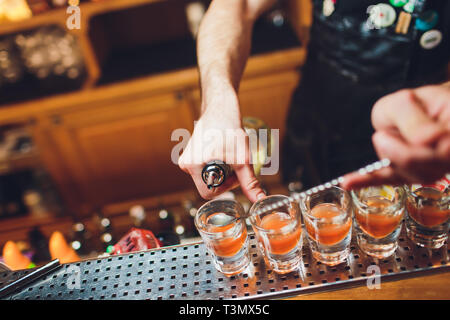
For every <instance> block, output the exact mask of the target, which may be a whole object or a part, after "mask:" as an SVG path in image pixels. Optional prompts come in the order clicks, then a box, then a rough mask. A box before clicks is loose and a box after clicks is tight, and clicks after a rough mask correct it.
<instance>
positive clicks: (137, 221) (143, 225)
mask: <svg viewBox="0 0 450 320" xmlns="http://www.w3.org/2000/svg"><path fill="white" fill-rule="evenodd" d="M129 215H130V217H131V219H132V220H133V225H134V226H135V227H136V228H140V229H147V230H150V226H149V225H148V223H147V213H146V212H145V208H144V207H143V206H141V205H135V206H132V207H131V208H130V210H129Z"/></svg>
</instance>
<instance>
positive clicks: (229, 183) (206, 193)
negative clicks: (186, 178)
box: [180, 163, 239, 200]
mask: <svg viewBox="0 0 450 320" xmlns="http://www.w3.org/2000/svg"><path fill="white" fill-rule="evenodd" d="M180 168H181V169H182V170H183V171H185V172H187V173H188V174H190V175H191V177H192V180H193V181H194V184H195V187H196V188H197V190H198V193H199V194H200V196H201V197H202V198H203V199H206V200H210V199H213V198H215V197H217V196H218V195H220V194H222V193H224V192H226V191H228V190H231V189H234V188H236V187H237V186H239V181H238V180H237V178H236V176H235V175H231V176H230V177H227V179H225V181H224V183H223V184H222V185H220V186H218V187H215V188H211V189H208V186H207V185H206V183H205V182H204V181H203V179H202V171H203V166H202V165H185V164H181V163H180Z"/></svg>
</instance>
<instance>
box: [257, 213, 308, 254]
mask: <svg viewBox="0 0 450 320" xmlns="http://www.w3.org/2000/svg"><path fill="white" fill-rule="evenodd" d="M291 223H292V217H291V216H290V215H289V214H288V213H285V212H277V211H274V212H272V213H270V214H268V215H266V216H264V218H262V220H261V225H260V226H261V227H262V228H264V229H266V230H274V231H279V230H280V229H282V228H284V227H286V226H287V225H289V224H291ZM301 235H302V228H301V225H300V223H298V224H297V226H296V227H295V229H293V230H290V231H289V232H287V233H283V234H275V235H272V234H269V235H268V238H269V245H270V248H268V249H269V251H270V252H271V253H272V254H286V253H288V252H289V251H291V250H292V249H294V248H295V246H296V245H297V244H298V242H299V240H300V237H301Z"/></svg>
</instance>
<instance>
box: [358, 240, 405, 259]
mask: <svg viewBox="0 0 450 320" xmlns="http://www.w3.org/2000/svg"><path fill="white" fill-rule="evenodd" d="M357 242H358V246H359V247H360V249H361V250H362V251H363V252H364V253H365V254H367V255H369V256H372V257H375V258H378V259H383V258H387V257H390V256H391V255H393V254H394V252H395V250H397V247H398V245H397V242H392V243H386V244H374V243H370V242H368V241H366V239H364V237H358V241H357Z"/></svg>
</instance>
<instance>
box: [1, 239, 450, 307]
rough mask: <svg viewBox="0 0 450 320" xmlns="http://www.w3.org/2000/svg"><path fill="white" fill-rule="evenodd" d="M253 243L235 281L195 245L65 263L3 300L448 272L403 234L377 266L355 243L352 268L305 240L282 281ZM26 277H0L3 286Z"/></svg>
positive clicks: (202, 293)
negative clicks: (319, 253) (319, 254)
mask: <svg viewBox="0 0 450 320" xmlns="http://www.w3.org/2000/svg"><path fill="white" fill-rule="evenodd" d="M249 237H250V253H251V257H252V262H253V267H252V268H250V270H248V271H247V272H246V273H243V274H240V275H237V276H232V277H226V276H224V275H223V274H221V273H219V272H218V271H216V270H215V268H214V265H213V263H212V262H211V259H210V258H211V257H210V256H209V255H208V253H207V252H206V248H205V246H204V244H203V243H196V244H189V245H183V246H175V247H165V248H161V249H157V250H151V251H144V252H137V253H132V254H124V255H119V256H111V257H106V258H99V259H92V260H85V261H81V262H78V263H73V264H66V265H63V266H62V267H61V268H60V269H58V270H56V271H54V272H52V273H50V274H48V275H46V276H45V277H43V278H41V279H38V280H37V281H36V282H34V283H33V284H31V285H29V286H27V287H25V288H23V289H21V291H19V292H16V293H14V294H11V295H10V296H7V297H5V299H151V300H157V299H164V300H166V299H192V300H197V299H199V300H207V299H214V300H215V299H218V300H220V299H263V298H264V299H267V298H280V297H286V296H295V295H299V294H304V293H312V292H320V291H329V290H332V289H337V288H341V287H348V286H357V285H365V283H366V281H367V280H368V279H369V277H371V276H372V274H367V272H368V271H367V270H368V269H367V268H368V267H369V266H370V265H378V266H379V268H380V271H381V286H382V283H383V281H388V280H393V279H401V278H407V277H417V276H420V275H423V274H426V273H434V272H446V271H450V261H449V250H448V248H447V244H446V245H445V246H444V247H443V248H441V249H439V250H433V251H431V250H427V249H424V248H421V247H418V246H416V245H414V244H413V243H412V242H410V240H409V239H407V238H406V235H405V232H404V231H403V232H402V234H401V236H400V239H399V248H398V249H397V251H396V253H395V255H394V256H392V257H390V258H388V259H385V260H378V261H376V260H374V259H372V258H370V257H368V256H366V255H365V254H364V253H362V252H360V250H359V248H358V246H357V245H356V243H355V242H354V241H353V242H352V246H351V254H350V256H349V258H348V260H347V262H346V263H343V264H340V265H338V266H335V267H329V266H326V265H324V264H321V263H320V262H317V261H316V260H314V258H312V256H311V252H310V249H309V246H308V243H307V241H306V239H304V246H303V251H302V253H303V256H302V260H303V263H302V267H301V268H300V270H299V271H298V272H294V273H289V274H286V275H278V274H276V273H275V272H273V271H272V270H270V269H269V268H267V267H266V266H265V264H264V261H263V259H262V256H261V254H260V253H259V251H258V250H257V241H256V239H255V236H254V234H250V235H249ZM78 271H79V273H77V272H78ZM27 272H29V271H17V272H8V273H3V274H0V287H2V286H5V285H6V284H7V283H9V282H10V281H14V280H15V279H17V278H19V277H20V276H23V275H24V274H25V273H27Z"/></svg>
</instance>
